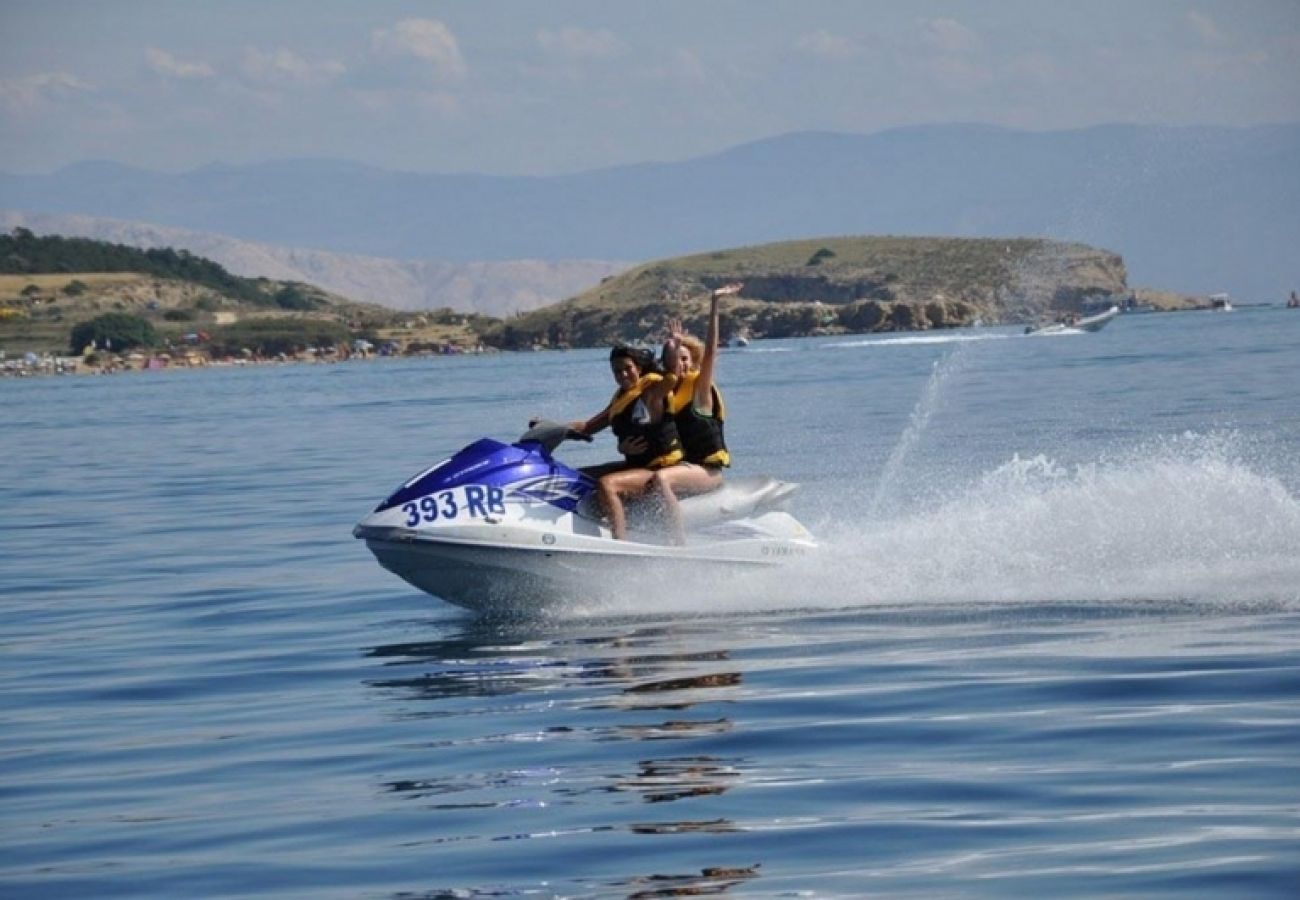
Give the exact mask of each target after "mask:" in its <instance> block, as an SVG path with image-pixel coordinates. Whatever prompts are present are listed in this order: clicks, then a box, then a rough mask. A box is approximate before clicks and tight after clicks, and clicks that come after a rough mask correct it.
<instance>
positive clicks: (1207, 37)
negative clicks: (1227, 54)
mask: <svg viewBox="0 0 1300 900" xmlns="http://www.w3.org/2000/svg"><path fill="white" fill-rule="evenodd" d="M1187 23H1188V24H1189V25H1191V26H1192V30H1193V31H1195V32H1196V33H1197V34H1199V35H1200V36H1201V40H1203V41H1205V42H1206V43H1207V44H1222V43H1224V42H1225V41H1226V40H1227V35H1225V34H1224V33H1223V29H1221V28H1220V27H1219V26H1218V24H1217V23H1216V22H1215V21H1214V20H1213V19H1211V18H1210V17H1209V16H1207V15H1206V14H1205V13H1202V12H1197V11H1196V10H1192V11H1191V12H1189V13H1188V14H1187Z"/></svg>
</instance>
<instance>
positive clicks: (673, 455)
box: [609, 373, 682, 469]
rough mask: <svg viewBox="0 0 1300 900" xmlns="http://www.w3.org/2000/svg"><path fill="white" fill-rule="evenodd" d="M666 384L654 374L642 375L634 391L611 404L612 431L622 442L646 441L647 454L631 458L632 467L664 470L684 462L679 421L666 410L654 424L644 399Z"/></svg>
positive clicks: (631, 389)
mask: <svg viewBox="0 0 1300 900" xmlns="http://www.w3.org/2000/svg"><path fill="white" fill-rule="evenodd" d="M662 380H663V377H662V376H660V375H655V374H653V373H652V374H649V375H642V376H641V378H640V380H638V381H637V383H636V384H634V385H633V386H632V387H630V388H628V389H627V390H626V391H620V392H619V393H617V394H615V395H614V399H613V400H612V401H610V404H609V427H610V428H611V429H613V431H614V434H615V435H617V436H618V439H619V440H620V441H623V440H626V439H627V438H631V437H641V438H645V442H646V451H645V452H644V453H638V454H636V455H633V456H628V457H627V461H628V463H630V464H631V465H633V466H637V467H639V468H646V469H662V468H664V467H665V466H671V465H675V464H677V463H679V462H681V461H682V442H681V440H680V438H678V436H677V422H676V420H675V419H674V417H673V416H671V415H669V414H668V413H667V411H666V410H665V412H664V415H663V417H662V418H661V419H660V420H659V421H658V422H651V421H650V411H649V410H648V409H646V405H645V401H643V400H642V399H641V394H642V393H644V392H645V390H646V388H648V387H650V385H652V384H654V383H656V382H658V381H662Z"/></svg>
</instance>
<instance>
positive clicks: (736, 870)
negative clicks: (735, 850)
mask: <svg viewBox="0 0 1300 900" xmlns="http://www.w3.org/2000/svg"><path fill="white" fill-rule="evenodd" d="M757 877H758V864H757V863H756V864H754V865H752V866H734V867H733V866H709V867H707V868H704V869H701V870H700V874H698V875H650V876H647V877H645V878H637V879H633V880H632V881H629V882H624V883H621V884H615V885H611V886H612V887H631V888H633V891H632V892H631V893H630V894H628V895H627V897H628V900H651V898H654V897H706V896H714V895H717V894H725V893H727V892H728V891H730V890H731V889H732V888H733V887H736V886H737V885H739V884H743V883H745V882H746V881H749V880H750V879H751V878H757Z"/></svg>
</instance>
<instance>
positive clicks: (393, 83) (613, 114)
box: [0, 0, 1300, 175]
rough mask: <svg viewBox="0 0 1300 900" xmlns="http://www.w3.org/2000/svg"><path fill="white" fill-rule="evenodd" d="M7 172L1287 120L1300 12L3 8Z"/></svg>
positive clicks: (576, 159)
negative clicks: (955, 128)
mask: <svg viewBox="0 0 1300 900" xmlns="http://www.w3.org/2000/svg"><path fill="white" fill-rule="evenodd" d="M0 41H2V42H3V44H2V45H0V171H5V172H12V173H39V172H50V171H53V170H55V169H57V168H59V167H61V166H64V165H67V164H70V163H74V162H80V161H85V160H112V161H115V162H121V163H126V164H129V165H134V166H139V167H142V168H148V169H155V170H161V171H170V172H182V171H189V170H192V169H195V168H199V167H201V166H205V165H209V164H213V163H227V164H245V163H257V162H265V161H270V160H283V159H300V158H328V159H344V160H353V161H357V162H362V163H367V164H370V165H374V166H378V167H382V168H386V169H394V170H401V171H411V172H438V173H455V172H481V173H488V174H510V175H518V174H523V175H551V174H559V173H567V172H577V171H584V170H589V169H593V168H600V167H604V166H612V165H624V164H632V163H639V162H650V161H670V160H680V159H687V158H691V157H696V156H702V155H707V154H710V153H716V152H720V151H722V150H725V149H727V148H729V147H732V146H735V145H737V144H741V143H745V142H747V141H752V140H758V139H762V138H767V137H772V136H775V135H779V134H785V133H789V132H795V131H804V130H820V131H840V132H852V133H859V134H867V133H872V132H877V131H882V130H885V129H889V128H894V127H899V126H906V125H916V124H931V123H952V122H980V123H988V124H995V125H1004V126H1009V127H1014V128H1023V129H1029V130H1035V131H1037V130H1055V129H1068V128H1079V127H1086V126H1089V125H1096V124H1103V123H1115V122H1130V123H1143V124H1161V125H1232V126H1245V125H1256V124H1265V123H1278V122H1297V121H1300V0H1071V2H1049V0H915V2H902V0H898V2H882V0H788V2H787V0H654V2H632V0H621V2H614V0H546V2H541V0H461V2H434V0H424V2H412V0H167V2H164V0H113V2H103V0H0Z"/></svg>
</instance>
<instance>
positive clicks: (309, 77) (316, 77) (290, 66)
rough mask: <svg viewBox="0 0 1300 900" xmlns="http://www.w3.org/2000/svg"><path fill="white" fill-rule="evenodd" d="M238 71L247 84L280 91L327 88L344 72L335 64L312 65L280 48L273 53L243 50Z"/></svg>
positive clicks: (345, 69) (326, 61)
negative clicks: (325, 85) (270, 87)
mask: <svg viewBox="0 0 1300 900" xmlns="http://www.w3.org/2000/svg"><path fill="white" fill-rule="evenodd" d="M239 68H240V71H241V72H242V73H243V74H244V77H245V78H247V79H249V80H250V81H256V82H261V83H263V84H270V85H278V86H283V87H312V86H316V85H321V84H328V83H329V82H331V81H333V80H334V79H336V78H338V77H339V76H341V75H343V74H344V73H345V72H346V71H347V66H345V65H343V63H341V62H338V61H337V60H332V59H326V60H321V61H319V62H312V61H310V60H308V59H306V58H304V57H302V56H300V55H298V54H297V53H295V52H294V51H292V50H288V49H285V48H283V47H281V48H278V49H276V50H265V51H264V50H259V49H257V48H255V47H249V48H247V49H246V50H244V56H243V59H242V60H240V64H239Z"/></svg>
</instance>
